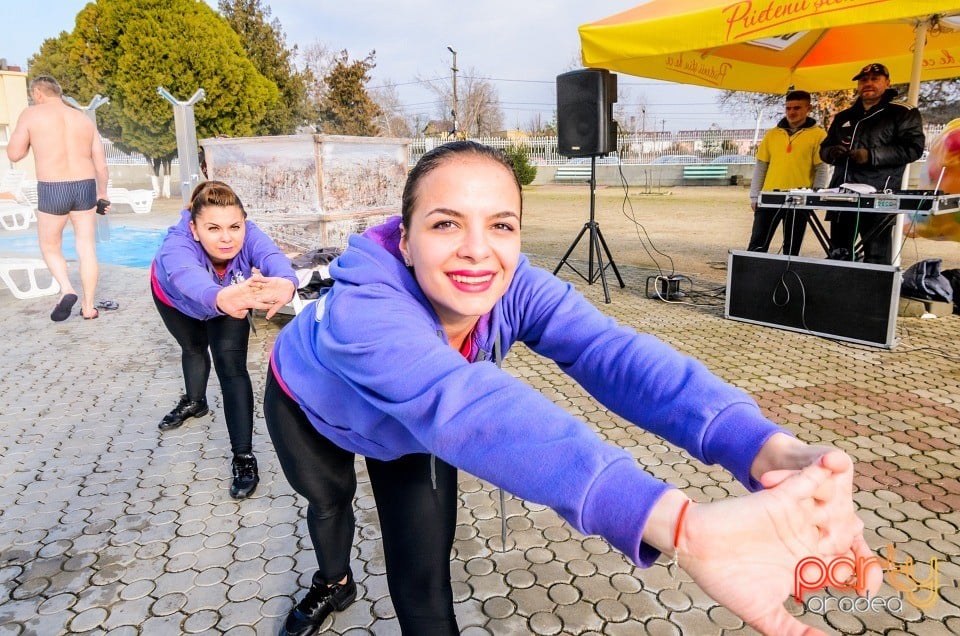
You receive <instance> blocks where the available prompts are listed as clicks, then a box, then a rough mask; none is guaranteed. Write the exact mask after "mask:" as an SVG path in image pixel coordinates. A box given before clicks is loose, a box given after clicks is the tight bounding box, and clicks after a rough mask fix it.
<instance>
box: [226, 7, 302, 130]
mask: <svg viewBox="0 0 960 636" xmlns="http://www.w3.org/2000/svg"><path fill="white" fill-rule="evenodd" d="M219 8H220V13H221V14H222V15H223V17H224V18H226V20H227V22H228V23H229V24H230V26H231V27H232V28H233V30H234V31H236V32H237V35H239V36H240V43H241V44H242V45H243V48H244V50H245V51H246V52H247V56H248V57H249V58H250V61H251V62H253V65H254V66H255V67H256V69H257V70H258V71H260V73H261V74H262V75H263V76H264V77H266V78H267V79H269V80H271V81H272V82H274V83H275V84H276V85H277V88H278V89H279V91H280V100H279V101H278V102H277V103H276V104H275V105H274V106H273V107H272V108H270V110H269V111H267V114H266V116H265V117H264V118H263V121H261V122H260V124H259V125H258V126H257V134H261V135H289V134H291V133H293V132H296V129H297V127H298V126H300V125H301V124H303V123H305V121H306V120H307V86H308V85H309V84H310V83H311V82H312V78H311V76H310V72H309V71H304V72H300V71H298V70H297V69H296V67H295V65H294V62H293V60H294V59H295V58H296V54H297V47H296V46H294V47H293V48H292V49H288V48H287V44H286V35H285V34H284V33H283V29H282V27H281V26H280V21H279V20H277V19H276V18H274V19H273V20H272V21H270V7H262V6H261V4H260V0H220V4H219Z"/></svg>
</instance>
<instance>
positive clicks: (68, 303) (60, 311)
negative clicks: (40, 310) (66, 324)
mask: <svg viewBox="0 0 960 636" xmlns="http://www.w3.org/2000/svg"><path fill="white" fill-rule="evenodd" d="M76 304H77V295H76V294H64V295H63V298H61V299H60V302H58V303H57V306H56V307H54V308H53V311H52V312H50V320H52V321H54V322H61V321H63V320H66V319H67V318H69V317H70V310H71V309H73V306H74V305H76Z"/></svg>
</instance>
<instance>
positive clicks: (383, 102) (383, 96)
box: [370, 80, 412, 137]
mask: <svg viewBox="0 0 960 636" xmlns="http://www.w3.org/2000/svg"><path fill="white" fill-rule="evenodd" d="M370 98H371V99H373V101H374V102H375V103H376V104H377V106H379V107H380V114H379V115H378V116H377V118H376V122H377V125H378V126H379V127H380V134H381V135H382V136H385V137H410V136H411V134H412V127H411V125H410V122H409V121H407V117H406V115H405V114H404V112H403V104H402V102H401V101H400V94H399V93H398V92H397V87H396V84H394V83H393V82H391V81H390V80H387V81H385V82H384V83H383V85H382V86H379V87H377V88H371V89H370Z"/></svg>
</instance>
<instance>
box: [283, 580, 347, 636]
mask: <svg viewBox="0 0 960 636" xmlns="http://www.w3.org/2000/svg"><path fill="white" fill-rule="evenodd" d="M356 599H357V584H356V582H354V580H353V573H352V572H347V582H346V583H343V584H340V583H337V584H336V585H332V586H329V587H328V586H327V585H326V584H325V583H323V582H322V581H319V580H318V579H317V575H316V574H314V575H313V585H311V586H310V589H309V590H308V591H307V594H306V596H304V597H303V599H301V600H300V602H299V603H297V605H296V607H294V608H293V609H292V610H290V613H289V614H287V620H286V622H284V624H283V627H282V628H280V636H312V635H313V634H316V633H317V630H318V629H320V625H321V623H323V621H324V619H325V618H326V617H327V616H329V615H330V614H331V613H333V612H334V611H338V612H341V611H343V610H345V609H347V608H348V607H349V606H350V604H351V603H353V602H354V601H355V600H356Z"/></svg>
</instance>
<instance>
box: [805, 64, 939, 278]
mask: <svg viewBox="0 0 960 636" xmlns="http://www.w3.org/2000/svg"><path fill="white" fill-rule="evenodd" d="M853 79H854V80H855V81H856V82H857V92H858V93H859V96H858V97H857V101H856V102H854V104H853V106H851V107H850V108H848V109H846V110H843V111H840V112H839V113H837V116H836V117H834V118H833V121H832V122H831V123H830V128H829V130H828V131H827V138H826V139H824V140H823V143H822V144H820V157H821V159H823V160H824V161H825V162H827V163H830V164H833V166H834V170H833V178H832V179H831V181H830V187H832V188H834V187H837V186H839V185H840V184H843V183H865V184H869V185H871V186H873V187H874V188H876V189H877V191H878V192H883V191H884V190H894V191H896V190H899V189H900V185H901V181H902V179H903V173H904V170H905V169H906V166H907V164H909V163H912V162H914V161H916V160H917V159H919V158H920V155H921V154H923V146H924V142H925V139H924V135H923V122H922V121H921V120H920V112H919V111H918V110H917V109H916V108H908V107H907V106H904V105H902V104H894V103H892V100H893V98H894V97H896V96H897V91H896V90H894V89H892V88H890V73H889V71H887V67H886V66H884V65H883V64H880V63H878V62H874V63H873V64H868V65H866V66H864V67H863V68H862V69H860V72H859V73H857V75H856V76H854V78H853ZM827 220H828V221H830V240H831V243H832V245H833V248H834V250H833V254H834V255H836V256H838V257H840V258H844V257H846V258H851V256H850V255H851V254H852V253H853V252H854V242H855V241H856V236H857V233H858V231H859V234H860V237H861V239H862V240H863V251H864V261H865V262H867V263H883V264H890V263H892V262H893V258H894V253H893V246H894V240H893V227H892V226H893V222H894V221H895V220H896V218H895V215H891V214H877V213H874V212H866V213H863V214H861V213H858V212H831V213H828V214H827ZM888 225H890V226H891V227H889V228H888V227H887V226H888Z"/></svg>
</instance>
